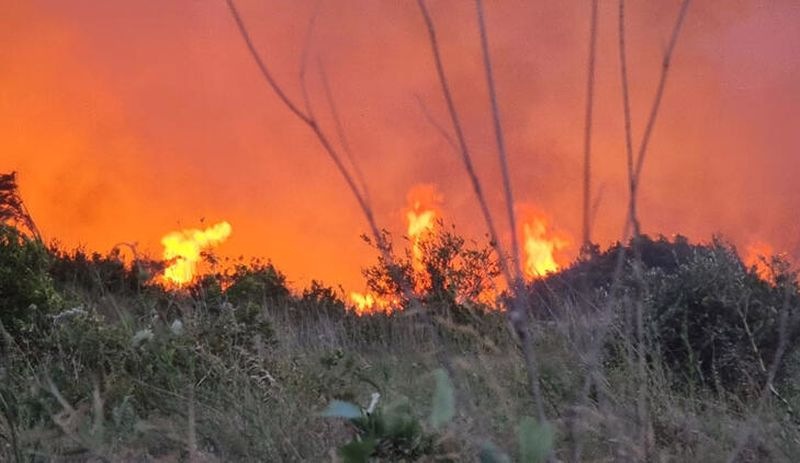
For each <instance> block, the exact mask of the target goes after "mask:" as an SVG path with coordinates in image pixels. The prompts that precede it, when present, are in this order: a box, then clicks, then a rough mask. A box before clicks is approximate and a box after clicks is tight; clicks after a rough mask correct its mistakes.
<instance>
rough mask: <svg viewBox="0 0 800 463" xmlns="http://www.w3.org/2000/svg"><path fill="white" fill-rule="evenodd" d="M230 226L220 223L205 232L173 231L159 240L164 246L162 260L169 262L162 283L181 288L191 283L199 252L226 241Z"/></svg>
mask: <svg viewBox="0 0 800 463" xmlns="http://www.w3.org/2000/svg"><path fill="white" fill-rule="evenodd" d="M231 231H232V228H231V224H229V223H228V222H220V223H218V224H215V225H212V226H211V227H208V228H206V229H205V230H199V229H195V228H192V229H188V230H181V231H174V232H171V233H169V234H167V235H165V236H164V237H163V238H162V239H161V244H162V245H163V246H164V260H165V261H167V262H170V265H169V267H167V268H166V269H165V270H164V277H163V278H164V281H165V282H167V283H170V284H173V285H177V286H183V285H185V284H186V283H189V282H191V281H192V279H193V278H194V276H195V273H196V271H197V263H198V262H199V261H200V252H201V251H203V250H205V249H208V248H213V247H216V246H218V245H219V244H220V243H222V242H223V241H225V240H226V239H228V236H230V234H231Z"/></svg>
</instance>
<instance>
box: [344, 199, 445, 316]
mask: <svg viewBox="0 0 800 463" xmlns="http://www.w3.org/2000/svg"><path fill="white" fill-rule="evenodd" d="M441 201H442V196H441V194H439V193H438V191H437V190H436V187H435V186H434V185H417V186H414V187H413V188H411V190H409V192H408V195H407V206H406V210H405V218H406V234H407V235H408V239H409V241H410V242H411V267H412V269H413V270H414V273H415V276H416V278H415V281H416V287H415V288H414V290H415V291H417V292H421V291H422V289H423V288H424V287H425V284H426V283H425V276H426V275H425V266H424V264H423V262H422V257H423V256H422V241H423V240H424V239H426V238H427V237H429V236H430V234H431V233H433V232H434V227H435V225H436V219H437V218H438V217H439V216H440V214H439V212H438V211H439V209H438V205H439V204H440V203H441ZM350 302H351V303H352V304H353V311H354V312H355V313H356V314H357V315H366V314H373V313H392V312H393V311H394V310H395V309H396V308H397V306H398V305H399V301H397V300H393V299H386V298H383V297H380V296H377V295H375V294H371V293H359V292H352V293H350Z"/></svg>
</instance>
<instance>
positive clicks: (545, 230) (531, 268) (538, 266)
mask: <svg viewBox="0 0 800 463" xmlns="http://www.w3.org/2000/svg"><path fill="white" fill-rule="evenodd" d="M524 215H525V216H527V218H526V219H525V220H523V221H522V232H523V235H524V236H523V240H522V243H523V251H524V261H523V272H524V274H525V277H526V278H528V279H531V280H533V279H536V278H541V277H543V276H545V275H547V274H548V273H554V272H557V271H558V270H559V269H560V268H561V267H562V266H563V265H564V264H565V263H566V262H565V260H564V259H563V256H562V254H561V252H562V251H563V250H564V249H567V248H568V247H569V246H570V243H571V242H572V240H571V239H569V237H568V236H567V235H566V234H564V233H563V232H556V231H553V230H552V229H550V227H549V223H548V220H547V217H546V216H545V215H544V214H541V213H538V212H533V211H530V210H529V211H527V212H526V214H524Z"/></svg>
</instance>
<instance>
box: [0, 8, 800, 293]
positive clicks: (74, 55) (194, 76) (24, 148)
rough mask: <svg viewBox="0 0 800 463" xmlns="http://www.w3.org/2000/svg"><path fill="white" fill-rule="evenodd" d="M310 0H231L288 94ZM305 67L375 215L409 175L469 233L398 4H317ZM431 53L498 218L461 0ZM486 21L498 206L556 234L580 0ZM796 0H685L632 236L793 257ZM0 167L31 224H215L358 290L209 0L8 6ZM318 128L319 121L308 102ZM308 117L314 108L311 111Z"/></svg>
mask: <svg viewBox="0 0 800 463" xmlns="http://www.w3.org/2000/svg"><path fill="white" fill-rule="evenodd" d="M615 3H616V2H602V11H601V14H600V21H601V22H600V27H599V34H600V36H599V43H598V53H599V55H598V75H597V106H596V113H595V121H596V124H595V144H594V152H595V158H594V161H595V163H594V165H595V175H594V181H595V186H596V187H597V189H596V190H595V193H596V194H600V195H602V196H601V199H600V203H599V204H600V208H599V210H598V217H597V222H596V224H595V227H594V232H595V233H594V235H595V238H596V239H597V240H599V241H601V242H607V241H608V240H612V239H615V238H617V237H618V236H619V234H620V231H621V228H622V217H623V213H624V212H623V208H624V206H623V205H624V204H625V187H624V172H625V159H624V150H623V145H622V143H621V142H622V140H623V132H622V123H621V117H620V116H621V101H620V97H619V75H618V64H617V52H616V5H615ZM629 3H630V6H629V21H628V24H629V27H628V38H629V44H630V45H629V52H630V56H629V63H630V67H631V69H630V73H631V74H630V78H631V82H632V84H633V89H632V98H633V117H634V121H633V125H634V134H635V139H637V140H638V137H639V136H640V134H641V132H642V128H643V125H644V118H645V114H646V111H647V110H648V108H649V104H650V101H651V99H652V94H653V92H654V88H655V83H656V79H657V72H658V69H659V66H660V59H661V54H662V52H663V49H664V47H665V45H666V42H667V39H668V34H669V31H670V29H671V27H672V23H673V20H674V17H675V14H676V12H677V7H678V5H679V1H678V0H669V1H661V2H629ZM316 4H317V2H316V1H313V0H309V1H294V0H292V1H289V0H286V1H270V2H264V1H255V0H252V1H245V0H241V1H240V9H241V11H242V14H243V15H244V17H245V19H246V20H247V22H248V24H249V25H250V27H251V29H252V32H253V34H254V37H255V40H256V42H257V44H258V45H259V46H260V48H261V50H262V51H263V52H264V54H265V57H266V59H267V61H268V62H269V63H270V64H271V66H272V67H273V69H274V72H275V74H276V77H277V78H278V79H279V80H280V81H281V82H283V83H284V84H285V86H286V90H287V92H288V93H289V94H290V95H292V96H293V97H294V98H295V99H299V95H300V91H299V86H298V78H297V76H298V72H299V64H300V63H299V56H300V55H301V52H302V48H303V42H304V37H305V34H306V27H307V24H308V20H309V18H310V17H311V15H312V13H313V11H314V9H315V5H316ZM319 4H320V7H319V8H320V9H319V15H318V19H317V22H316V27H315V30H314V35H313V37H312V45H311V56H312V57H313V59H312V63H313V65H312V68H311V69H312V72H310V74H309V77H310V86H311V94H312V98H313V100H314V101H315V102H316V103H317V104H316V109H317V112H318V113H319V114H321V115H325V114H326V113H327V111H326V108H325V104H324V97H323V93H322V91H321V87H320V82H319V78H318V75H317V73H316V72H315V71H314V69H315V61H316V57H317V56H319V58H320V59H321V60H322V61H323V62H324V63H325V65H326V68H327V73H328V75H329V76H330V79H331V85H332V88H333V91H334V94H335V97H336V99H337V101H338V103H339V111H340V112H341V114H342V117H343V119H344V122H345V129H346V130H347V133H348V136H349V137H350V142H351V145H352V146H353V149H354V152H355V155H356V156H357V157H358V159H359V160H360V162H361V165H362V168H363V170H364V171H365V174H366V177H367V178H368V182H369V185H370V187H371V195H372V198H373V200H374V203H375V208H376V211H377V218H378V220H379V222H380V223H381V224H382V225H383V226H386V227H388V228H389V229H391V230H392V231H394V232H396V233H402V232H403V231H404V227H405V222H404V206H405V193H406V191H407V190H408V189H409V188H410V187H411V186H412V185H414V184H417V183H432V184H435V185H437V187H438V189H439V190H440V191H441V192H442V193H443V197H444V203H443V204H442V208H443V214H444V215H445V217H446V218H449V219H450V220H452V221H455V222H456V223H457V224H458V226H459V229H460V230H462V231H464V232H465V233H467V234H470V235H473V236H479V235H480V234H481V233H483V230H484V228H483V224H482V221H481V220H480V219H479V218H478V217H479V213H478V209H477V205H476V203H475V201H474V199H473V196H472V192H471V189H470V187H469V186H468V184H467V180H466V177H465V174H464V172H463V169H462V167H461V165H460V161H459V160H458V158H457V157H456V156H455V154H454V153H453V152H451V150H450V148H449V146H448V145H447V144H446V142H445V141H444V140H443V139H442V138H441V137H440V136H439V135H438V134H437V132H436V130H435V129H434V128H433V127H432V126H431V125H430V124H429V123H428V122H426V119H425V117H424V115H423V113H422V111H421V110H420V108H419V106H418V105H417V102H416V100H415V97H414V96H415V95H419V96H421V97H422V99H423V100H424V101H425V102H426V104H427V105H428V106H429V108H430V111H431V113H432V114H433V115H434V117H436V118H437V119H438V120H439V121H440V122H441V123H442V124H446V122H447V119H446V113H445V112H444V106H443V101H442V98H441V94H440V93H439V91H438V86H437V83H436V81H435V74H434V70H433V64H432V60H431V54H430V49H429V45H428V43H427V41H426V40H427V39H426V35H425V32H424V29H423V23H422V20H421V18H420V15H419V12H418V11H417V9H416V6H415V4H414V2H389V1H386V2H375V1H372V0H352V1H348V2H320V3H319ZM431 7H432V13H433V15H434V19H435V20H436V23H437V26H438V27H439V35H440V39H441V41H442V47H443V52H444V57H445V65H446V67H447V71H448V72H449V75H450V77H451V82H452V85H453V87H454V92H455V97H456V102H457V104H458V107H459V109H460V110H461V111H462V114H463V118H464V124H465V127H466V129H467V133H468V136H469V141H470V142H471V146H472V148H473V151H474V155H475V157H476V164H477V167H478V168H479V171H480V172H481V176H482V179H483V180H484V181H485V182H486V192H487V194H488V196H489V200H490V202H491V203H492V205H493V207H494V208H495V210H496V211H498V220H499V222H500V225H504V221H503V220H502V215H501V214H500V212H501V211H502V210H503V209H502V208H501V205H502V202H501V201H502V191H501V188H500V184H499V178H500V177H499V169H498V166H497V161H496V157H495V154H494V151H493V148H494V144H493V133H492V132H491V125H490V120H489V106H488V101H487V98H486V90H485V85H484V77H483V74H482V72H483V71H482V69H481V64H480V63H481V59H480V58H481V57H480V50H479V42H478V37H477V29H476V22H475V14H474V5H473V4H472V2H461V1H455V0H452V1H437V2H431ZM486 8H487V22H488V28H489V33H490V42H491V46H492V51H493V58H494V63H495V67H496V69H495V71H496V80H497V86H498V89H499V97H500V101H501V108H502V111H503V120H504V123H505V129H506V134H507V136H508V140H507V141H508V146H509V153H510V156H511V159H510V162H511V164H512V166H513V168H512V177H513V181H514V185H515V189H516V193H517V196H518V199H519V201H520V202H526V203H532V204H535V205H536V206H537V207H538V208H540V209H542V210H544V211H547V212H548V214H549V215H550V216H551V217H552V218H553V221H554V222H555V223H556V224H557V225H558V227H559V228H561V229H566V230H568V231H570V232H571V233H572V235H573V236H579V230H580V205H581V191H580V179H581V172H580V168H581V158H582V123H583V122H582V121H583V105H584V93H585V63H586V53H587V38H588V13H589V6H588V4H587V2H585V1H577V0H568V1H563V2H551V1H536V2H534V1H509V2H502V3H501V2H488V4H487V5H486ZM798 21H800V7H798V6H797V2H795V1H793V0H724V1H723V0H714V1H703V2H694V3H693V5H692V7H691V9H690V12H689V16H688V19H687V23H686V25H685V29H684V34H683V36H682V37H681V39H680V42H679V44H678V48H677V51H676V56H675V59H674V61H673V70H672V74H671V75H670V81H669V83H668V86H667V92H666V95H665V100H664V104H663V107H662V112H661V118H660V120H659V122H658V125H657V127H656V131H655V135H654V138H653V140H652V145H651V146H652V149H651V150H650V153H649V158H648V161H647V163H646V166H645V174H644V178H643V189H642V203H641V211H642V223H643V226H644V229H645V231H646V232H649V233H657V232H663V233H666V234H671V233H676V232H680V233H684V234H687V235H689V236H690V237H692V238H695V239H706V238H708V237H709V236H710V235H711V234H712V233H717V232H720V233H723V234H724V235H726V236H728V237H730V238H732V239H733V240H734V241H735V242H736V243H737V244H738V245H740V246H742V247H744V246H746V245H747V244H748V243H751V242H754V241H762V242H766V243H769V244H770V245H772V246H773V247H774V248H775V249H776V250H785V251H788V252H789V253H790V254H792V255H793V256H794V257H795V258H797V257H798V256H800V238H799V237H800V228H799V225H798V222H800V221H798V211H800V192H798V187H797V181H796V178H795V177H796V176H797V175H798V173H799V172H798V169H797V159H798V158H797V156H798V152H800V132H798V131H797V126H798V122H800V114H798V109H797V108H800V101H798V99H800V88H799V87H800V81H798V80H797V78H796V76H797V75H798V73H799V72H800V66H799V65H798V64H799V63H800V58H798V57H800V50H799V48H800V29H799V28H797V27H796V24H798ZM0 63H3V64H2V66H0V149H1V150H2V151H0V152H2V156H0V171H8V170H18V171H19V172H20V183H21V189H22V193H23V195H24V198H25V200H26V201H27V203H28V206H29V208H30V210H31V212H32V213H33V215H34V216H35V218H36V219H37V222H38V224H39V227H40V228H41V229H42V231H43V232H44V233H45V234H46V236H47V237H48V238H56V239H58V240H60V241H61V242H63V243H64V244H65V245H67V246H75V245H78V244H85V245H86V246H88V247H90V248H93V249H98V250H101V251H105V250H108V249H110V248H111V246H113V245H114V244H115V243H118V242H120V241H137V242H139V245H140V247H141V248H143V249H146V250H149V251H150V252H151V253H152V254H153V255H156V256H157V255H160V251H161V250H160V246H159V240H160V238H161V237H162V236H163V235H164V234H165V233H166V232H168V231H170V230H173V229H179V228H190V227H196V226H198V224H199V222H200V219H201V218H207V220H208V221H209V223H213V222H217V221H220V220H227V221H228V222H230V223H231V224H232V225H233V227H234V229H235V230H236V232H235V233H234V234H233V235H232V236H231V238H230V240H229V241H228V242H227V243H225V244H224V245H223V246H222V247H221V248H220V252H221V253H223V254H227V255H231V256H238V255H240V254H245V255H248V256H250V255H258V256H266V257H270V258H272V259H273V261H274V262H275V263H276V264H277V265H278V267H279V268H281V269H283V270H284V271H285V272H286V273H287V274H288V275H289V278H290V280H292V281H294V282H296V283H298V284H301V285H302V284H306V283H307V282H308V281H309V280H310V279H311V278H321V279H323V280H325V281H327V282H329V283H337V282H342V283H344V284H345V285H346V286H348V287H361V279H360V275H359V268H360V267H361V266H362V265H364V264H366V263H368V262H371V261H372V260H373V258H374V256H373V254H372V252H371V251H370V249H369V248H368V247H366V246H365V245H364V244H363V243H362V242H361V241H360V240H359V238H358V235H359V234H360V233H362V232H364V231H366V230H367V227H366V225H365V223H364V220H363V218H362V217H361V216H360V213H359V211H358V209H357V206H356V203H355V201H354V200H353V198H352V197H351V196H350V194H349V192H348V190H347V188H346V186H345V184H344V182H343V181H342V180H341V178H340V177H339V175H338V173H337V172H336V171H335V170H334V168H333V166H332V164H331V163H330V162H329V161H328V159H327V158H326V157H325V155H324V153H323V152H322V151H321V149H320V147H319V146H318V145H317V143H316V141H315V140H314V138H313V137H312V136H311V135H310V133H309V132H308V131H307V130H306V128H305V127H303V126H302V125H301V124H300V123H298V121H296V120H295V119H293V118H292V116H291V115H290V114H289V112H288V111H287V110H286V109H285V108H284V107H282V106H281V104H280V103H279V101H278V100H277V99H276V98H275V97H274V96H273V95H272V94H271V93H270V92H269V91H268V89H267V88H266V87H265V86H264V85H263V82H262V81H261V80H260V77H259V75H258V73H257V70H256V68H255V66H254V64H253V63H252V61H251V59H250V57H249V56H248V55H247V54H246V51H245V49H244V47H243V44H242V42H241V39H240V38H239V36H238V35H237V32H236V31H235V28H234V26H233V23H232V21H231V19H230V17H229V15H228V13H227V11H226V9H225V5H224V2H197V1H188V0H186V1H176V2H162V1H156V0H144V1H137V2H98V1H89V0H76V1H73V2H68V3H66V2H60V1H56V0H49V1H44V0H39V1H31V2H12V3H11V4H9V5H6V6H5V8H4V13H3V15H1V16H0ZM323 119H324V121H325V122H326V123H327V124H330V120H329V118H327V117H324V118H323ZM328 127H331V126H330V125H328Z"/></svg>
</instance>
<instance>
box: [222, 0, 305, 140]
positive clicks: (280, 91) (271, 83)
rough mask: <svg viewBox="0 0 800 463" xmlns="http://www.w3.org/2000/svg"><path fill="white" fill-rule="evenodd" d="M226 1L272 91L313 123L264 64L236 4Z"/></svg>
mask: <svg viewBox="0 0 800 463" xmlns="http://www.w3.org/2000/svg"><path fill="white" fill-rule="evenodd" d="M226 3H227V4H228V9H229V10H230V12H231V16H233V19H234V21H235V22H236V27H237V28H238V29H239V33H240V34H241V35H242V38H243V39H244V42H245V44H246V45H247V49H248V50H249V51H250V55H251V56H252V58H253V60H254V61H255V62H256V65H257V66H258V70H259V71H261V75H262V76H263V77H264V79H266V81H267V83H268V84H269V86H270V87H272V91H273V92H275V94H276V95H278V98H280V99H281V101H283V104H285V105H286V107H287V108H289V110H290V111H291V112H293V113H294V115H295V116H297V117H298V118H300V119H301V120H302V121H303V122H305V123H306V124H309V125H311V124H312V121H311V118H310V117H309V116H308V115H306V114H305V113H304V112H303V111H301V110H300V108H298V107H297V105H296V104H294V103H293V102H292V100H290V99H289V97H288V96H286V93H284V91H283V89H281V87H280V85H278V83H277V82H276V81H275V78H274V77H272V73H271V72H269V68H267V65H266V64H264V61H263V60H262V59H261V55H259V54H258V50H256V47H255V45H253V39H251V38H250V33H249V32H248V31H247V27H246V26H245V24H244V21H243V20H242V17H241V16H240V15H239V10H238V9H236V5H235V4H234V2H233V0H226Z"/></svg>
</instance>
